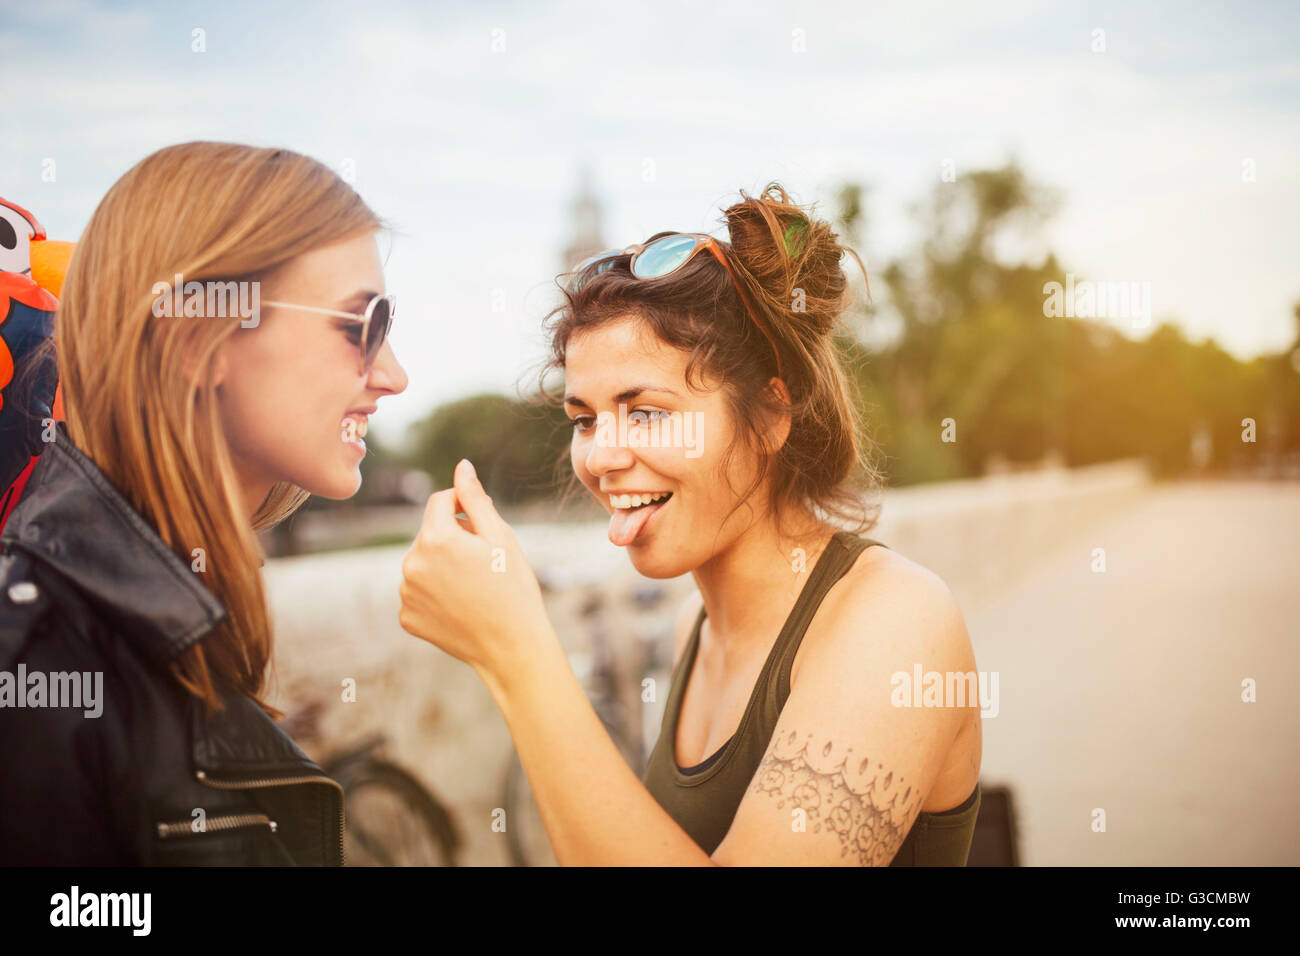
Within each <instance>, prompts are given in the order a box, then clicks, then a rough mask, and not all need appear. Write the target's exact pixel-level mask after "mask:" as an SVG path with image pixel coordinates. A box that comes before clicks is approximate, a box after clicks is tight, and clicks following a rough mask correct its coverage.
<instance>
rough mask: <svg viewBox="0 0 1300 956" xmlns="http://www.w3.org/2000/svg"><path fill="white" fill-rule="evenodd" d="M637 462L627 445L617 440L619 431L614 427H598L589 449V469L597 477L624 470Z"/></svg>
mask: <svg viewBox="0 0 1300 956" xmlns="http://www.w3.org/2000/svg"><path fill="white" fill-rule="evenodd" d="M635 463H636V455H634V454H633V453H632V452H631V451H630V450H629V449H628V447H627V446H626V445H620V444H618V442H617V433H616V432H615V431H614V429H613V428H605V429H602V428H599V427H598V428H597V429H596V434H595V435H593V436H592V439H591V446H590V447H589V448H588V449H587V471H589V472H591V474H593V475H595V476H596V477H600V476H601V475H606V474H609V473H610V472H611V471H622V470H624V469H627V468H631V467H632V466H633V465H634V464H635Z"/></svg>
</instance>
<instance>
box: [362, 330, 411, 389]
mask: <svg viewBox="0 0 1300 956" xmlns="http://www.w3.org/2000/svg"><path fill="white" fill-rule="evenodd" d="M409 381H410V380H409V379H408V378H407V376H406V369H404V368H402V366H401V364H399V363H398V361H397V356H396V354H394V352H393V348H392V343H391V342H388V341H385V342H384V344H383V347H382V348H381V349H380V350H379V354H378V355H377V356H375V364H374V365H372V366H371V367H370V387H371V388H373V389H375V390H376V391H385V392H392V393H393V394H394V395H396V394H397V393H398V392H404V391H406V386H407V384H408V382H409Z"/></svg>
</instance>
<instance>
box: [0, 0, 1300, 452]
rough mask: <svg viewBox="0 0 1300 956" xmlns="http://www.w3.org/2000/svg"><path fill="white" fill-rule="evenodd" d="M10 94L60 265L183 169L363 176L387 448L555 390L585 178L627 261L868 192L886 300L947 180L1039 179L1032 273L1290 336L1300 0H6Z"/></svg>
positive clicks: (1204, 331)
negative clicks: (761, 198) (111, 201)
mask: <svg viewBox="0 0 1300 956" xmlns="http://www.w3.org/2000/svg"><path fill="white" fill-rule="evenodd" d="M977 8H978V9H977ZM196 31H201V32H196ZM197 47H202V49H201V50H200V49H196V48H197ZM0 90H3V91H4V108H3V110H0V136H3V146H2V147H0V196H4V197H5V198H7V199H10V200H12V201H14V202H17V203H18V204H20V205H22V206H25V207H27V208H28V209H30V210H31V211H32V212H34V213H35V214H36V215H37V217H38V218H39V219H40V220H41V221H42V222H43V224H44V225H45V227H46V229H47V232H48V234H49V236H50V238H52V239H68V240H75V239H76V238H77V237H78V235H79V234H80V232H81V230H82V229H84V227H85V225H86V223H87V222H88V221H89V218H90V216H91V214H92V213H93V211H94V208H95V206H96V204H97V203H98V202H99V200H100V198H101V197H102V196H103V194H104V193H105V191H106V190H107V189H108V188H109V187H110V186H111V185H112V184H113V182H114V181H116V180H117V179H118V178H119V177H120V176H121V175H122V174H123V173H124V172H126V170H128V169H129V168H130V167H131V166H132V165H134V164H135V163H136V162H138V161H139V160H140V159H142V158H144V157H145V156H146V155H148V154H149V153H150V152H152V151H154V150H156V149H159V148H161V147H163V146H167V145H170V144H173V143H178V142H184V141H187V140H195V139H212V140H226V141H235V142H244V143H251V144H255V145H263V146H284V147H288V148H290V149H294V150H297V151H299V152H302V153H306V154H308V155H311V156H314V157H316V158H317V159H320V160H321V161H323V162H325V163H327V164H328V165H330V166H332V167H334V168H336V169H339V170H342V171H346V172H348V174H349V175H350V176H351V177H352V181H353V183H354V185H355V186H356V188H357V189H358V190H359V191H360V192H361V194H362V195H363V197H364V198H365V199H366V200H367V202H368V203H369V204H370V205H371V206H372V207H373V208H374V209H375V210H376V211H377V212H378V213H379V214H380V215H381V216H382V217H384V218H385V219H386V220H387V221H388V222H389V223H391V224H392V226H393V227H394V230H395V231H394V234H393V237H392V248H391V254H390V256H389V259H388V264H387V270H386V277H387V281H388V287H389V291H391V292H394V293H395V294H396V295H397V297H398V302H399V311H398V318H397V320H396V322H395V325H394V328H393V332H392V344H393V348H394V351H395V353H396V354H397V357H398V359H399V361H401V363H402V364H403V365H404V367H405V368H406V370H407V372H408V374H409V376H410V385H409V387H408V389H407V391H406V392H405V393H403V394H402V395H399V396H394V397H391V398H387V399H385V400H384V401H383V402H382V403H381V405H380V412H379V413H378V414H377V415H376V416H375V418H374V422H373V427H374V429H375V431H376V432H377V433H378V434H379V436H380V437H381V439H389V440H400V437H401V435H402V433H403V431H404V429H405V426H406V425H409V424H410V423H411V422H413V421H415V420H417V419H420V418H422V417H424V416H425V415H427V414H428V413H429V412H430V411H431V410H432V409H433V408H434V407H436V406H437V405H438V404H440V403H442V402H446V401H450V400H454V399H456V398H459V397H463V396H466V395H469V394H473V393H476V392H482V391H498V392H506V393H507V394H513V393H514V390H515V388H516V387H517V386H518V385H520V384H525V385H526V384H527V383H529V382H531V381H532V380H533V378H532V375H531V370H533V369H535V368H536V366H537V363H538V362H539V361H540V360H541V359H542V358H543V357H544V354H545V343H544V339H543V337H542V334H541V322H542V319H543V318H544V317H545V315H546V313H547V312H548V311H549V309H550V308H551V307H552V306H553V305H554V304H555V301H556V293H555V285H554V278H555V276H556V274H557V273H559V272H560V271H561V270H562V268H563V263H562V261H561V254H562V250H563V249H564V248H565V246H566V244H567V243H568V242H569V240H570V238H571V232H572V214H571V206H572V202H573V199H574V196H575V194H576V192H577V189H578V184H579V180H580V176H581V173H582V170H584V169H588V170H590V177H591V182H592V188H593V190H594V192H595V193H596V195H597V197H598V198H599V199H600V201H601V203H602V207H603V213H604V219H603V227H604V235H605V239H606V240H607V241H608V242H609V244H610V245H617V246H623V245H626V244H629V243H632V242H637V241H640V240H642V239H644V238H645V237H647V236H649V235H651V234H653V233H655V232H659V231H663V230H669V229H675V230H681V231H709V232H714V233H715V234H719V235H721V234H722V233H720V232H719V231H718V230H719V225H720V222H719V220H720V214H721V210H722V209H723V208H724V207H725V206H726V205H728V204H729V203H730V202H732V201H734V200H735V199H736V198H738V194H739V191H740V190H741V189H744V190H746V191H748V192H750V193H751V194H752V193H755V192H757V191H758V190H760V189H761V188H762V186H763V185H764V184H765V183H766V182H768V181H770V180H778V181H780V182H781V183H783V184H784V185H785V186H786V188H787V189H788V190H790V192H791V193H792V194H793V195H794V196H795V198H796V199H798V200H799V201H800V202H816V203H820V204H821V206H822V209H823V210H824V211H826V212H831V211H833V208H834V203H833V197H834V195H835V193H836V191H837V189H838V187H839V186H840V185H841V184H842V183H844V182H846V181H854V182H861V183H863V184H865V185H867V186H868V187H869V189H870V192H869V194H868V210H867V211H868V216H869V222H870V226H869V229H868V230H867V233H866V234H865V235H864V237H863V243H862V246H861V247H860V248H859V250H858V251H859V253H860V254H861V255H862V257H863V259H864V260H865V262H866V263H867V267H868V271H869V272H870V271H871V270H872V269H873V268H875V267H877V266H883V264H884V263H887V262H888V261H890V260H891V259H893V258H895V257H897V256H900V255H903V254H906V253H907V252H908V251H910V250H911V249H913V248H915V246H916V243H917V242H918V240H919V238H920V236H921V229H920V217H919V216H918V214H917V212H916V209H915V207H916V204H917V203H918V202H919V201H920V200H922V199H923V198H924V197H925V196H926V195H927V194H929V193H930V191H931V190H933V189H934V187H935V185H936V183H939V182H940V181H941V179H942V176H943V174H944V170H945V168H948V169H952V170H955V171H956V172H957V173H958V174H960V173H962V172H965V171H970V170H975V169H980V168H989V167H994V166H999V165H1001V164H1003V163H1004V162H1006V161H1008V160H1010V159H1015V160H1016V161H1018V162H1019V163H1020V164H1021V165H1022V166H1023V167H1024V168H1025V170H1026V171H1027V173H1028V174H1029V176H1030V178H1031V179H1033V180H1034V181H1036V182H1039V183H1042V184H1043V185H1046V186H1049V187H1052V188H1053V189H1055V190H1057V191H1058V193H1059V195H1060V197H1061V206H1060V210H1059V212H1058V213H1057V215H1056V217H1055V218H1054V219H1053V220H1052V221H1051V222H1050V223H1049V224H1048V226H1047V227H1046V228H1045V229H1044V230H1043V233H1042V235H1041V237H1040V244H1039V245H1038V246H1035V247H1032V248H1030V249H1029V250H1028V253H1029V257H1030V258H1031V259H1034V260H1035V261H1036V260H1037V259H1039V258H1041V255H1042V253H1043V252H1044V251H1045V250H1046V249H1048V248H1050V249H1052V250H1054V251H1055V252H1056V253H1057V255H1058V258H1059V259H1060V260H1061V262H1062V263H1063V264H1064V265H1065V266H1066V267H1067V268H1068V269H1069V271H1072V272H1074V273H1075V274H1076V276H1078V277H1080V278H1085V277H1086V278H1089V279H1093V280H1110V281H1123V282H1149V283H1150V288H1151V301H1152V310H1153V316H1154V319H1155V322H1154V323H1153V325H1154V324H1155V323H1158V322H1159V321H1161V320H1164V319H1169V320H1173V321H1176V322H1178V323H1179V324H1180V325H1181V326H1182V327H1183V328H1184V330H1185V331H1186V333H1187V334H1188V335H1189V336H1190V337H1191V338H1192V339H1193V340H1197V341H1199V340H1201V339H1203V338H1206V337H1213V338H1214V339H1215V340H1216V341H1218V342H1219V343H1220V344H1221V345H1223V346H1224V347H1225V348H1226V349H1228V350H1229V351H1230V352H1232V353H1233V354H1234V355H1237V356H1238V357H1240V358H1247V357H1250V356H1252V355H1256V354H1259V353H1261V352H1277V351H1280V350H1282V349H1284V348H1286V347H1287V346H1288V345H1289V344H1290V343H1291V342H1292V340H1293V338H1294V336H1295V331H1296V327H1295V320H1294V319H1293V317H1292V309H1293V307H1294V305H1295V304H1296V303H1297V302H1300V4H1296V3H1294V2H1278V3H1262V2H1256V3H1250V2H1247V3H1235V4H1223V3H1221V2H1209V3H1197V2H1177V3H1175V2H1166V3H1151V4H1145V5H1142V6H1141V8H1140V9H1137V8H1136V5H1133V4H1130V3H1126V2H1116V3H1112V2H1105V3H1087V4H1083V3H1051V2H1043V3H1029V2H1020V0H1003V2H995V3H981V4H978V5H975V4H961V3H955V2H954V3H932V2H925V0H907V2H902V3H871V4H863V3H861V2H860V0H852V2H826V3H816V2H807V0H805V2H785V3H764V2H744V3H726V2H723V3H716V4H701V3H679V2H671V0H663V2H656V3H650V4H644V3H635V2H620V3H617V4H609V3H493V2H476V3H382V2H367V3H363V4H359V3H318V4H307V3H302V4H298V3H290V2H276V3H266V2H262V3H222V4H215V3H214V4H199V3H184V2H175V3H114V4H108V3H94V2H89V0H39V2H37V3H32V2H30V0H18V2H15V0H0ZM945 164H948V165H947V166H945ZM51 180H52V181H51ZM724 238H725V236H724ZM877 288H878V287H877ZM882 306H883V309H884V311H885V312H886V313H887V309H888V304H887V303H883V304H882ZM1129 332H1130V334H1133V335H1135V336H1140V335H1141V334H1143V333H1137V332H1133V331H1132V330H1129Z"/></svg>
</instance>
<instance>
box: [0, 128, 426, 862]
mask: <svg viewBox="0 0 1300 956" xmlns="http://www.w3.org/2000/svg"><path fill="white" fill-rule="evenodd" d="M380 228H381V222H380V220H379V219H378V218H377V217H376V215H375V214H374V212H372V211H371V210H370V209H369V208H368V207H367V206H366V204H365V203H364V202H363V201H362V200H361V198H360V197H359V196H358V195H357V193H356V192H355V191H354V190H353V189H352V188H351V187H350V186H348V185H347V184H346V183H345V182H343V181H342V180H341V179H340V178H339V177H338V176H337V175H335V174H334V173H333V172H331V171H330V170H329V169H328V168H326V167H325V166H323V165H322V164H320V163H318V162H316V161H314V160H312V159H309V158H307V157H305V156H301V155H298V154H296V153H293V152H290V151H287V150H278V149H258V148H253V147H249V146H241V145H235V144H226V143H187V144H183V145H179V146H173V147H170V148H167V149H163V150H160V151H159V152H156V153H154V154H153V155H151V156H149V157H148V158H146V159H145V160H143V161H142V162H141V163H139V164H138V165H137V166H135V167H134V168H133V169H131V170H130V171H129V172H128V173H127V174H126V175H125V176H123V177H122V178H121V179H120V180H119V181H118V182H117V183H116V184H115V185H114V186H113V187H112V189H110V190H109V192H108V194H107V195H106V196H105V197H104V199H103V201H102V202H101V203H100V205H99V207H98V208H97V209H96V211H95V214H94V216H93V217H92V219H91V221H90V224H89V226H88V227H87V228H86V231H85V233H84V234H83V236H82V237H81V240H80V242H79V244H78V246H77V249H76V251H75V253H74V255H73V258H72V261H71V263H70V265H69V271H68V275H67V279H66V281H65V284H64V287H63V298H62V301H61V304H60V307H59V310H58V313H57V318H56V326H55V339H54V345H55V348H56V350H57V361H58V368H59V374H60V377H61V381H62V388H63V399H64V408H65V411H66V416H67V421H66V426H65V424H64V423H59V425H58V426H57V428H52V429H51V430H50V434H49V438H50V439H51V440H50V442H49V445H48V447H47V448H45V450H44V451H43V452H42V454H41V457H40V460H39V461H38V462H37V464H36V467H35V469H34V471H33V473H32V477H31V479H30V481H29V484H28V486H27V488H26V490H25V493H24V496H23V498H22V500H21V502H20V503H19V504H18V506H17V508H16V509H15V510H14V512H13V514H12V515H11V516H10V519H9V522H8V524H7V525H6V527H5V529H4V533H3V535H2V536H0V550H2V551H3V556H0V672H6V673H8V674H10V675H18V674H20V673H21V674H22V675H23V676H24V680H23V682H22V684H23V686H17V685H16V684H15V683H12V682H11V685H10V689H11V690H14V691H17V692H18V693H21V694H23V695H24V698H23V701H22V703H21V704H19V705H18V706H14V702H13V701H11V702H10V703H9V705H8V706H6V707H4V708H3V709H0V766H3V767H5V768H6V772H5V773H4V774H3V775H0V862H3V863H9V864H15V863H17V864H159V863H164V864H165V863H220V864H261V863H300V864H321V865H336V864H339V863H341V862H342V838H343V808H342V793H341V790H340V788H339V786H338V785H337V784H336V783H335V782H334V781H332V780H330V779H329V778H328V777H327V776H325V774H324V773H323V772H322V771H321V769H320V768H319V767H318V766H316V764H314V763H313V762H312V761H311V760H309V759H308V758H307V757H306V756H305V755H304V754H303V752H302V751H301V750H300V749H299V748H298V747H297V746H296V745H295V744H294V743H293V741H292V740H291V739H289V738H288V737H287V736H286V735H285V734H284V732H283V731H281V730H280V729H279V727H277V725H276V723H275V720H274V718H275V717H278V716H279V715H278V714H277V713H276V712H275V711H274V710H273V709H272V708H270V707H269V706H268V705H267V704H266V703H265V702H264V701H263V700H262V694H263V687H264V681H265V678H266V672H267V667H268V664H269V662H270V660H271V651H272V639H271V628H270V624H269V621H268V618H267V608H266V600H265V596H264V593H263V586H262V580H261V573H260V570H259V566H260V564H261V560H260V556H259V555H260V549H259V547H258V543H257V539H256V537H255V535H254V532H255V531H256V530H259V529H261V528H265V527H268V526H270V525H272V524H274V523H275V522H277V521H279V520H281V519H283V518H285V517H286V516H287V515H289V514H290V513H292V512H293V511H294V510H295V509H296V508H297V507H299V506H300V505H301V504H302V503H303V502H304V501H305V500H306V498H307V496H308V495H309V494H319V495H324V496H326V497H329V498H346V497H349V496H350V495H352V494H354V493H355V492H356V490H357V488H358V487H359V485H360V481H361V477H360V473H359V471H358V464H359V462H360V461H361V459H362V458H363V457H364V455H365V443H364V435H365V430H366V423H367V420H368V416H369V415H370V414H371V413H373V412H374V411H375V410H376V407H377V402H378V400H379V399H380V398H382V397H384V396H386V395H392V394H396V393H398V392H400V391H402V390H403V389H404V388H405V387H406V375H405V373H404V371H403V370H402V368H401V366H400V365H399V364H398V363H397V360H396V358H395V357H394V355H393V352H392V350H391V348H390V347H389V346H388V344H387V342H386V335H387V332H388V327H389V323H390V322H391V318H392V306H393V300H392V298H391V297H390V296H387V295H386V294H385V293H386V290H385V286H384V275H383V268H382V264H381V262H380V257H379V253H378V247H377V242H376V232H377V230H379V229H380ZM60 675H62V676H60ZM38 689H41V690H42V691H43V693H42V694H41V695H40V697H41V699H40V700H38V699H37V695H36V692H37V690H38ZM74 690H76V691H78V692H79V694H73V693H71V692H72V691H74ZM0 693H3V687H2V686H0ZM74 697H79V699H76V700H74V699H72V698H74ZM0 700H2V698H0Z"/></svg>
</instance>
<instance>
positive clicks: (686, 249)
mask: <svg viewBox="0 0 1300 956" xmlns="http://www.w3.org/2000/svg"><path fill="white" fill-rule="evenodd" d="M698 244H699V240H698V239H696V238H695V237H694V236H668V237H666V238H664V239H659V240H657V241H655V242H652V243H650V245H648V246H646V247H645V249H643V250H642V251H641V254H640V255H639V256H637V257H636V262H635V263H634V264H633V266H632V274H633V275H634V276H636V277H637V278H638V279H657V278H659V277H660V276H666V275H668V273H670V272H672V271H673V270H674V269H677V268H679V267H680V266H681V264H682V263H683V262H685V261H686V260H687V259H689V258H690V257H691V251H692V250H693V249H694V248H695V247H696V245H698Z"/></svg>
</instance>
